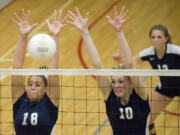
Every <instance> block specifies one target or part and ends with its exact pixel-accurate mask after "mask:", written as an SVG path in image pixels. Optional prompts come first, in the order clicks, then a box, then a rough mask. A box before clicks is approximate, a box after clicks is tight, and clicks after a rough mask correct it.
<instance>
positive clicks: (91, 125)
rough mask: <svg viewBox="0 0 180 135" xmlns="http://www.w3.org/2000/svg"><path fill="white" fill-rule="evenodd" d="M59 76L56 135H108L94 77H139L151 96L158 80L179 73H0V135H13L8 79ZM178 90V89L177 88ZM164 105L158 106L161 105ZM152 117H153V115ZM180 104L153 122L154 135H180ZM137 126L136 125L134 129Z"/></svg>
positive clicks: (103, 105)
mask: <svg viewBox="0 0 180 135" xmlns="http://www.w3.org/2000/svg"><path fill="white" fill-rule="evenodd" d="M12 75H23V76H25V78H26V79H25V85H26V87H27V81H26V80H27V78H28V77H29V75H46V76H50V75H59V78H60V82H59V87H60V98H59V101H60V104H59V113H58V120H57V122H56V129H55V135H110V134H111V133H112V129H111V126H110V123H109V121H108V118H107V115H106V109H105V103H104V97H103V96H102V94H101V92H100V90H99V88H98V83H97V81H96V79H95V76H97V75H98V76H109V80H110V81H111V76H139V77H140V78H142V80H143V81H144V83H145V86H146V88H147V90H148V92H149V102H150V103H151V102H152V99H151V95H152V93H153V91H154V89H155V88H156V86H157V85H158V82H159V76H169V77H180V71H179V70H140V69H139V70H138V69H121V70H118V69H103V70H98V69H88V70H86V69H43V70H42V69H14V70H12V69H0V135H15V132H14V125H13V110H12V95H11V76H12ZM179 90H180V88H179ZM164 102H165V101H162V102H161V103H162V104H164ZM152 115H153V114H152ZM179 117H180V101H179V97H175V98H173V100H172V101H171V103H170V104H169V105H168V106H167V107H166V109H165V110H164V111H162V112H161V113H160V114H159V115H158V117H157V119H156V120H155V126H156V130H157V134H160V135H169V134H173V135H179V134H180V126H179V125H180V118H179ZM127 126H128V125H127ZM135 126H136V125H135Z"/></svg>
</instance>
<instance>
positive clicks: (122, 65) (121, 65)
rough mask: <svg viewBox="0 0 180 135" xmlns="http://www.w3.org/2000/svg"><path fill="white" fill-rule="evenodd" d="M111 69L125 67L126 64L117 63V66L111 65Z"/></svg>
mask: <svg viewBox="0 0 180 135" xmlns="http://www.w3.org/2000/svg"><path fill="white" fill-rule="evenodd" d="M112 69H126V66H125V65H124V64H119V65H117V66H114V67H112Z"/></svg>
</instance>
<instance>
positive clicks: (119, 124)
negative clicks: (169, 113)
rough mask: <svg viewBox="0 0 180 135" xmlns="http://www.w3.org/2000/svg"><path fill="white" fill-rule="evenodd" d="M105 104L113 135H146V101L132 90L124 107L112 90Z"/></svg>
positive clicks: (147, 114) (147, 104) (148, 111)
mask: <svg viewBox="0 0 180 135" xmlns="http://www.w3.org/2000/svg"><path fill="white" fill-rule="evenodd" d="M105 103H106V113H107V116H108V118H109V121H110V124H111V127H112V129H113V135H148V116H149V113H150V106H149V102H148V100H147V101H145V100H143V99H141V98H140V97H139V95H137V94H136V92H135V91H134V90H133V92H132V94H131V96H130V99H129V102H128V103H127V105H125V106H124V105H122V104H121V102H120V99H119V98H118V97H117V96H116V95H115V94H114V91H113V90H112V91H111V93H110V95H109V97H108V99H107V100H106V101H105Z"/></svg>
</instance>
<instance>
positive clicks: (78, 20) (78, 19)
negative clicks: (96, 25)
mask: <svg viewBox="0 0 180 135" xmlns="http://www.w3.org/2000/svg"><path fill="white" fill-rule="evenodd" d="M75 11H76V14H77V15H75V14H74V13H73V12H71V11H69V10H68V14H67V16H68V17H69V18H70V19H71V20H72V21H67V22H68V23H69V24H73V25H74V26H76V27H77V28H78V29H79V30H80V31H81V32H83V31H84V30H85V29H87V28H88V17H89V12H87V13H86V17H85V18H83V17H82V16H81V14H80V12H79V9H78V8H77V7H75Z"/></svg>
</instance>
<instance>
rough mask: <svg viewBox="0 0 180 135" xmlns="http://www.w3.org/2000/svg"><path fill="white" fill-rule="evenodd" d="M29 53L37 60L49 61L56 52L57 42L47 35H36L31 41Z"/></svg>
mask: <svg viewBox="0 0 180 135" xmlns="http://www.w3.org/2000/svg"><path fill="white" fill-rule="evenodd" d="M28 52H29V55H30V56H31V57H33V58H34V59H36V60H40V61H46V60H49V59H50V58H52V57H53V55H54V54H55V52H56V42H55V40H54V39H53V38H52V37H51V36H49V35H48V34H46V33H40V34H36V35H34V36H33V37H32V38H31V39H30V40H29V43H28Z"/></svg>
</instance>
